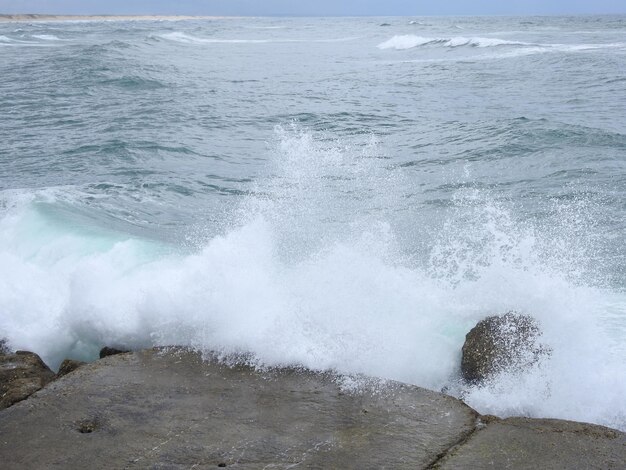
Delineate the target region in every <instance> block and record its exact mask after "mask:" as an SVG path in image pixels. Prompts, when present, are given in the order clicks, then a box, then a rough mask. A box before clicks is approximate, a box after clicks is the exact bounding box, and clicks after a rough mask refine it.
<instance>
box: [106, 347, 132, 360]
mask: <svg viewBox="0 0 626 470" xmlns="http://www.w3.org/2000/svg"><path fill="white" fill-rule="evenodd" d="M127 352H130V351H128V350H127V349H116V348H110V347H108V346H105V347H104V348H102V349H101V350H100V359H103V358H105V357H108V356H115V355H116V354H124V353H127Z"/></svg>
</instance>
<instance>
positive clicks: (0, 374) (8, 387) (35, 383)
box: [0, 351, 54, 410]
mask: <svg viewBox="0 0 626 470" xmlns="http://www.w3.org/2000/svg"><path fill="white" fill-rule="evenodd" d="M53 379H54V372H52V371H51V370H50V369H49V368H48V366H46V365H45V364H44V362H43V361H42V360H41V358H40V357H39V356H38V355H37V354H35V353H32V352H28V351H17V352H16V353H14V354H4V355H0V410H2V409H4V408H7V407H9V406H11V405H13V404H14V403H17V402H19V401H21V400H24V399H26V398H28V397H29V396H30V395H32V394H33V393H35V392H36V391H37V390H39V389H41V388H42V387H43V386H45V385H46V384H47V383H49V382H50V381H52V380H53Z"/></svg>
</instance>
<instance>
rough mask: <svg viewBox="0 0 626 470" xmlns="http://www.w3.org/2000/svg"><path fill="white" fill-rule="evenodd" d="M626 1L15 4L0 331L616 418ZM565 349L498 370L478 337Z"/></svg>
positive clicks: (0, 208)
mask: <svg viewBox="0 0 626 470" xmlns="http://www.w3.org/2000/svg"><path fill="white" fill-rule="evenodd" d="M625 110H626V17H623V16H622V17H619V16H618V17H615V16H614V17H591V16H589V17H586V16H581V17H567V18H558V17H550V18H535V17H532V18H526V17H525V18H499V17H498V18H347V19H337V18H333V19H331V18H306V19H304V18H301V19H294V18H242V19H223V20H203V21H137V22H132V21H125V22H123V21H106V22H48V23H0V142H1V144H0V336H3V337H6V338H7V339H8V340H9V342H10V343H11V345H12V346H13V347H15V348H21V349H28V350H33V351H36V352H38V353H39V354H40V355H41V356H42V357H43V358H44V360H46V361H47V362H48V363H50V364H51V365H52V366H53V367H55V366H57V365H58V364H59V363H60V361H61V360H62V359H63V358H65V357H73V358H77V359H87V360H89V359H93V358H95V357H96V356H97V353H98V350H99V349H100V348H101V347H102V346H103V345H114V346H122V347H131V348H139V347H147V346H151V345H167V344H182V345H189V346H193V347H197V348H199V349H202V350H204V351H217V352H218V353H220V354H222V355H223V356H224V357H228V356H230V355H232V354H246V355H247V357H249V358H250V360H251V361H253V362H254V363H256V364H258V365H259V366H260V367H264V366H270V367H271V366H280V365H293V364H298V365H303V366H306V367H310V368H313V369H334V370H336V371H337V372H339V373H340V374H370V375H374V376H379V377H383V378H387V379H395V380H401V381H404V382H409V383H413V384H417V385H420V386H424V387H428V388H431V389H436V390H439V389H442V388H445V389H446V390H448V392H449V393H453V394H455V395H457V396H461V397H463V398H464V399H465V400H466V401H467V402H468V403H469V404H470V405H471V406H473V407H475V408H476V409H478V410H479V411H481V412H483V413H493V414H499V415H503V416H510V415H525V416H540V417H556V418H565V419H575V420H582V421H589V422H593V423H599V424H604V425H608V426H612V427H617V428H620V429H626V400H625V399H624V397H625V396H626V268H625V261H626V244H625V241H626V237H625V233H626V232H625V229H626V113H625ZM511 310H515V311H518V312H523V313H526V314H529V315H532V316H533V317H535V318H536V319H537V321H538V322H539V324H540V325H541V329H542V331H543V337H542V342H544V343H545V344H547V345H548V346H549V347H550V348H551V350H552V354H551V355H550V357H549V358H546V359H545V360H543V361H542V362H541V363H539V364H537V365H536V366H535V367H533V368H531V369H529V370H526V371H523V372H516V373H508V374H503V375H501V376H499V377H496V378H495V379H494V380H493V381H492V382H490V383H488V384H486V385H483V386H480V387H478V386H474V387H470V386H467V385H464V384H463V383H462V382H461V381H460V380H459V365H460V355H461V347H462V344H463V341H464V336H465V334H466V333H467V332H468V331H469V329H471V327H472V326H473V325H474V324H475V323H476V322H477V321H479V320H481V319H482V318H485V317H486V316H488V315H493V314H499V313H505V312H507V311H511Z"/></svg>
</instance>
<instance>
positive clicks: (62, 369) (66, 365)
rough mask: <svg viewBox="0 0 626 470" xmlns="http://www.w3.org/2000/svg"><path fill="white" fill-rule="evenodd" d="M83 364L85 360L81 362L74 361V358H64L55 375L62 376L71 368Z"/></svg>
mask: <svg viewBox="0 0 626 470" xmlns="http://www.w3.org/2000/svg"><path fill="white" fill-rule="evenodd" d="M85 364H86V362H83V361H75V360H74V359H65V360H64V361H63V362H62V363H61V365H60V366H59V372H57V377H62V376H64V375H66V374H69V373H70V372H72V371H73V370H76V369H78V368H79V367H80V366H82V365H85Z"/></svg>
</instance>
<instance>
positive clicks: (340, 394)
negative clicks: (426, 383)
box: [0, 348, 626, 470]
mask: <svg viewBox="0 0 626 470" xmlns="http://www.w3.org/2000/svg"><path fill="white" fill-rule="evenodd" d="M0 462H2V468H3V469H7V470H8V469H24V468H28V469H44V468H46V469H65V468H91V469H100V468H102V469H104V468H106V469H118V468H119V469H135V468H153V469H183V468H185V469H190V468H194V469H210V468H218V467H229V468H239V469H260V468H275V469H280V468H283V469H286V468H341V469H344V468H358V469H367V468H389V469H397V468H411V469H416V468H444V469H446V468H499V469H500V468H615V469H617V468H623V466H624V464H625V463H626V435H625V434H624V433H621V432H619V431H616V430H612V429H608V428H604V427H601V426H595V425H588V424H582V423H572V422H567V421H559V420H535V419H527V418H512V419H506V420H501V419H498V418H495V417H486V416H484V417H483V416H480V415H479V414H478V413H477V412H476V411H474V410H473V409H471V408H470V407H468V406H467V405H466V404H464V403H463V402H462V401H460V400H457V399H455V398H453V397H450V396H447V395H444V394H441V393H436V392H433V391H429V390H425V389H422V388H419V387H415V386H410V385H406V384H401V383H398V382H390V381H380V380H377V379H368V378H361V379H360V380H356V381H351V380H346V379H345V378H344V379H342V378H340V377H337V376H335V375H333V374H330V373H314V372H311V371H306V370H299V369H276V370H265V371H263V370H257V369H254V368H252V367H249V366H245V365H236V366H232V367H229V366H227V365H224V364H222V363H219V362H217V361H212V360H207V361H203V360H202V357H201V356H200V354H198V353H196V352H192V351H188V350H185V349H181V348H155V349H149V350H143V351H138V352H130V353H125V354H118V355H115V356H109V357H106V358H104V359H101V360H99V361H96V362H94V363H91V364H87V365H83V366H81V367H79V368H78V369H76V370H74V371H73V372H70V373H68V374H67V375H64V376H63V377H61V378H59V379H58V380H56V381H55V382H52V383H51V384H49V385H48V386H46V387H45V388H43V389H42V390H40V391H38V392H37V393H35V394H34V395H32V396H31V397H30V398H28V399H26V400H24V401H21V402H19V403H17V404H15V405H13V406H11V407H10V408H7V409H5V410H3V411H1V412H0Z"/></svg>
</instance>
